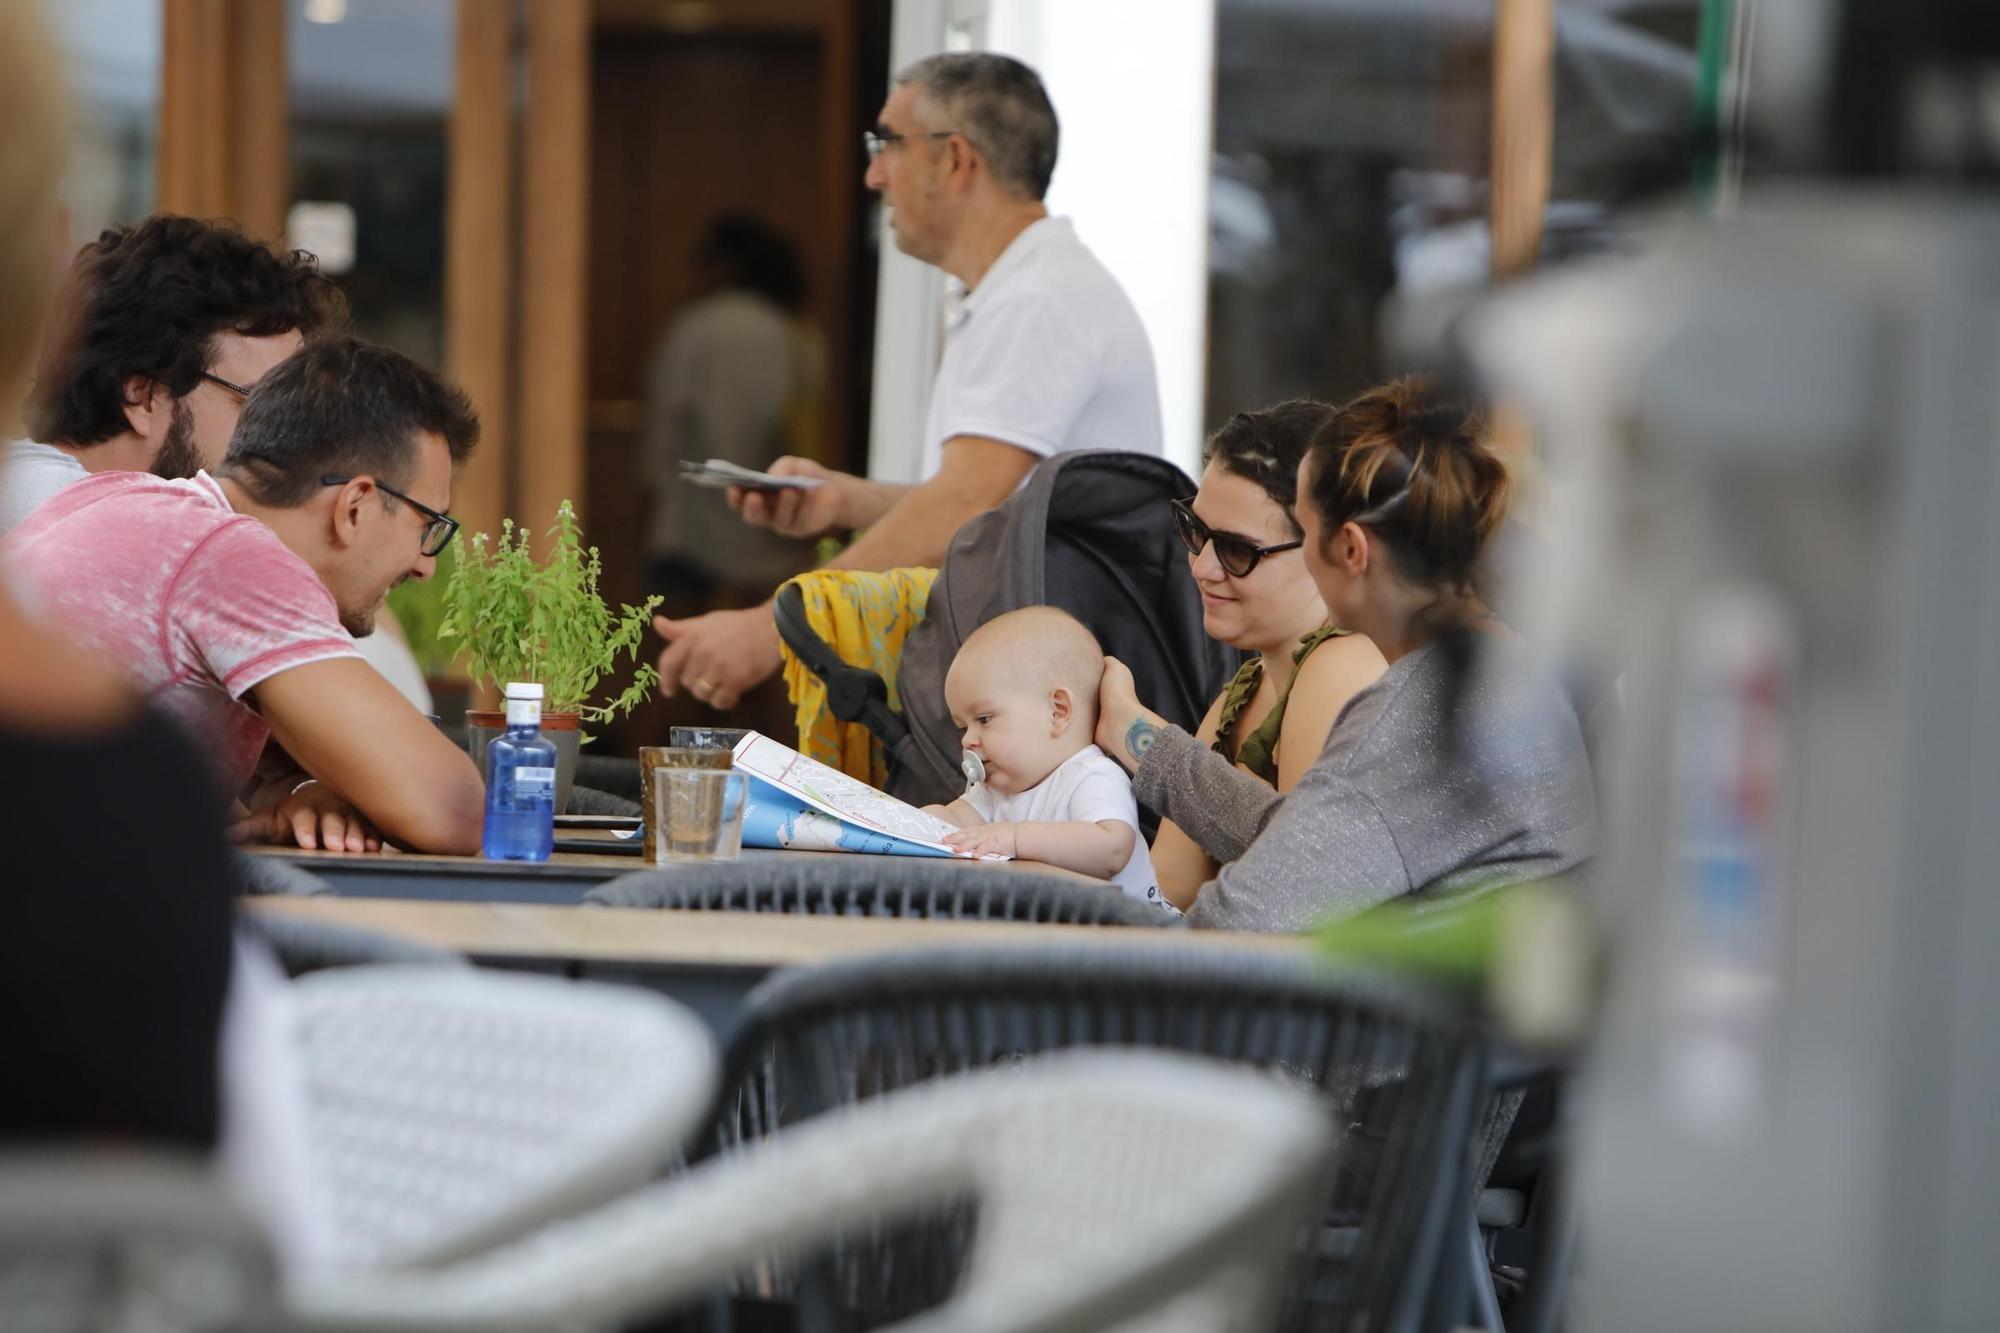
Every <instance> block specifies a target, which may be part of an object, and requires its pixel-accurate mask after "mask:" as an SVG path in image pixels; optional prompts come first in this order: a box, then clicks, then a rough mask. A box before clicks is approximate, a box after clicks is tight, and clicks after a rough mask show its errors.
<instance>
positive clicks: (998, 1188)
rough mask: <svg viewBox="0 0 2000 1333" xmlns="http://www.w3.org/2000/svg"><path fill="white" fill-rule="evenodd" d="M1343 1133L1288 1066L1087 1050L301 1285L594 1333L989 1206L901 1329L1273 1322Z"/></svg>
mask: <svg viewBox="0 0 2000 1333" xmlns="http://www.w3.org/2000/svg"><path fill="white" fill-rule="evenodd" d="M1334 1142H1335V1130H1334V1128H1333V1126H1332V1125H1331V1123H1330V1122H1329V1120H1328V1119H1327V1117H1326V1115H1325V1113H1324V1111H1323V1110H1322V1109H1321V1107H1320V1106H1319V1105H1318V1103H1317V1102H1316V1101H1314V1100H1313V1099H1312V1098H1310V1097H1308V1096H1306V1095H1304V1094H1302V1093H1300V1092H1298V1091H1297V1090H1296V1089H1293V1088H1291V1087H1288V1086H1285V1085H1283V1084H1282V1083H1281V1082H1280V1081H1279V1080H1278V1079H1276V1078H1275V1077H1273V1076H1271V1075H1268V1074H1259V1073H1252V1072H1246V1071H1242V1070H1238V1069H1231V1068H1228V1067H1225V1066H1222V1065H1218V1064H1213V1063H1209V1062H1204V1061H1200V1060H1196V1059H1194V1058H1191V1057H1188V1056H1181V1055H1168V1054H1162V1053H1155V1052H1137V1051H1084V1052H1065V1053H1062V1054H1058V1055H1052V1056H1047V1057H1042V1058H1040V1059H1037V1060H1034V1061H1030V1062H1028V1063H1025V1064H1023V1065H1020V1066H1016V1067H1012V1068H1008V1069H1003V1070H995V1071H991V1072H988V1073H983V1074H979V1075H975V1076H972V1077H968V1078H965V1079H960V1080H953V1081H951V1082H949V1083H938V1084H933V1085H927V1086H924V1087H921V1088H916V1089H913V1090H910V1091H907V1092H903V1093H899V1094H896V1095H894V1096H891V1097H886V1098H883V1099H881V1100H879V1101H874V1102H870V1103H867V1104H865V1105H861V1106H857V1107H854V1108H852V1109H850V1110H846V1111H842V1112H837V1113H834V1114H830V1115H827V1116H824V1117H821V1118H819V1119H816V1120H814V1121H812V1122H811V1123H809V1124H806V1125H802V1126H800V1127H798V1128H797V1129H796V1130H791V1131H788V1132H787V1133H786V1134H785V1135H784V1136H782V1137H781V1138H779V1139H774V1140H772V1141H770V1142H769V1143H768V1144H765V1145H761V1146H759V1147H756V1148H753V1149H751V1150H749V1151H747V1152H745V1153H743V1154H741V1155H738V1156H733V1157H729V1158H722V1159H716V1160H712V1161H710V1162H707V1163H705V1164H703V1165H702V1166H700V1167H698V1168H696V1169H695V1170H694V1171H692V1172H690V1173H689V1174H688V1175H686V1176H683V1177H680V1178H678V1179H674V1180H671V1181H667V1182H664V1183H661V1184H658V1185H654V1186H651V1187H649V1188H647V1189H645V1190H643V1191H641V1192H639V1193H637V1194H634V1195H632V1196H630V1197H628V1198H626V1199H623V1200H620V1201H618V1202H615V1203H613V1204H610V1205H608V1206H606V1207H604V1208H602V1209H600V1210H598V1211H597V1212H595V1213H592V1214H589V1215H586V1216H583V1217H579V1218H575V1219H572V1220H570V1221H568V1222H564V1223H560V1224H557V1225H554V1226H551V1227H548V1228H545V1229H543V1230H542V1231H541V1232H539V1233H538V1234H536V1235H535V1236H532V1237H530V1238H528V1239H527V1240H525V1241H522V1242H520V1243H518V1244H514V1245H509V1246H505V1247H502V1248H500V1249H497V1250H493V1251H490V1252H488V1253H485V1254H482V1255H479V1256H477V1257H475V1258H473V1259H470V1260H467V1261H465V1262H462V1263H460V1264H457V1265H454V1266H451V1267H449V1268H446V1269H443V1270H439V1271H426V1272H416V1271H408V1270H404V1271H398V1272H377V1273H371V1274H353V1275H349V1276H346V1277H339V1278H331V1279H329V1280H327V1281H324V1282H320V1283H316V1284H312V1285H310V1286H306V1287H303V1288H301V1289H297V1290H295V1291H294V1292H293V1293H292V1314H293V1319H294V1322H295V1325H296V1326H297V1327H299V1328H302V1329H312V1330H321V1331H324V1333H331V1331H332V1330H347V1331H350V1333H358V1331H361V1330H367V1331H368V1333H383V1331H386V1330H445V1329H451V1330H461V1331H464V1333H470V1331H473V1330H478V1331H479V1333H488V1331H491V1333H501V1331H503V1330H530V1329H533V1330H543V1329H581V1328H592V1327H601V1326H604V1325H608V1324H616V1323H618V1322H620V1321H624V1320H630V1319H633V1318H635V1317H639V1316H643V1315H651V1314H659V1313H664V1312H667V1311H670V1310H673V1309H676V1308H685V1307H687V1306H689V1305H691V1304H693V1303H695V1302H697V1301H698V1300H699V1299H701V1298H702V1297H703V1296H704V1295H706V1294H707V1293H709V1292H710V1291H712V1290H713V1289H714V1288H715V1287H716V1286H717V1285H718V1284H720V1283H721V1282H723V1281H724V1280H725V1279H726V1278H727V1277H728V1276H729V1275H731V1274H732V1273H734V1272H736V1271H738V1270H739V1269H741V1268H742V1267H743V1266H744V1265H746V1264H748V1263H751V1262H753V1261H756V1260H758V1259H761V1258H765V1257H768V1256H770V1255H773V1254H778V1253H797V1252H799V1251H801V1250H803V1249H806V1248H807V1247H810V1246H812V1245H814V1244H816V1243H823V1242H825V1241H828V1240H830V1239H832V1238H833V1237H834V1236H835V1235H836V1234H837V1233H838V1232H840V1231H842V1230H843V1229H849V1228H853V1227H857V1226H866V1225H868V1224H871V1223H874V1222H878V1221H884V1220H894V1219H895V1218H896V1217H898V1216H899V1215H908V1214H909V1213H911V1212H912V1211H914V1210H917V1209H920V1208H923V1207H925V1206H930V1205H936V1204H939V1203H948V1202H951V1201H955V1200H963V1199H967V1198H970V1199H971V1200H972V1201H973V1202H974V1204H975V1206H976V1207H977V1210H978V1220H977V1230H976V1233H975V1240H974V1243H973V1250H972V1255H971V1258H970V1261H969V1264H968V1266H967V1269H966V1272H965V1277H964V1280H963V1282H962V1283H961V1284H960V1286H959V1288H958V1290H957V1291H956V1292H954V1293H953V1295H952V1296H951V1298H950V1299H949V1300H948V1301H947V1302H946V1303H945V1304H944V1305H942V1306H940V1307H938V1308H937V1309H935V1310H932V1311H930V1312H927V1313H925V1314H923V1315H920V1316H918V1317H916V1318H914V1319H911V1320H908V1321H906V1322H904V1323H903V1324H900V1325H898V1326H897V1327H898V1328H899V1330H901V1333H974V1331H975V1330H976V1331H978V1333H1003V1331H1004V1333H1028V1331H1029V1330H1034V1331H1035V1333H1082V1331H1083V1330H1101V1329H1107V1328H1119V1329H1130V1330H1139V1329H1145V1330H1148V1333H1169V1331H1172V1333H1179V1331H1180V1330H1187V1331H1188V1333H1197V1331H1198V1333H1229V1331H1230V1330H1241V1331H1242V1333H1249V1331H1250V1330H1262V1329H1264V1328H1266V1327H1268V1326H1269V1323H1270V1321H1271V1318H1272V1317H1273V1314H1274V1311H1275V1301H1276V1298H1277V1295H1278V1292H1279V1286H1280V1282H1281V1280H1282V1278H1283V1273H1282V1271H1281V1270H1282V1268H1283V1266H1284V1264H1285V1263H1286V1262H1287V1258H1288V1256H1290V1255H1291V1254H1292V1253H1293V1252H1294V1249H1295V1247H1294V1244H1293V1242H1294V1238H1295V1232H1296V1228H1297V1227H1298V1226H1300V1225H1301V1224H1303V1223H1305V1222H1306V1221H1307V1220H1308V1218H1309V1217H1310V1216H1311V1214H1312V1213H1313V1211H1314V1209H1315V1208H1316V1206H1317V1205H1318V1203H1319V1202H1320V1201H1321V1200H1323V1199H1324V1198H1325V1196H1326V1189H1327V1181H1326V1175H1325V1173H1326V1171H1327V1170H1328V1169H1329V1163H1330V1162H1331V1160H1332V1150H1333V1146H1334Z"/></svg>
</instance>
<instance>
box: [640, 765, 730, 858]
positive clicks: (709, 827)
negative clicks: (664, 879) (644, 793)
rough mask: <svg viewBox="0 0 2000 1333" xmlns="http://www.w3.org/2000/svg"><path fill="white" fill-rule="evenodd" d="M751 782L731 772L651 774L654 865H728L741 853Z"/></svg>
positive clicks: (668, 770) (667, 771) (700, 770)
mask: <svg viewBox="0 0 2000 1333" xmlns="http://www.w3.org/2000/svg"><path fill="white" fill-rule="evenodd" d="M749 790H750V779H749V778H747V777H746V776H744V775H743V774H741V773H738V772H735V771H734V770H731V769H721V768H661V769H657V770H655V771H654V773H653V807H652V809H651V810H650V811H649V813H650V814H651V816H652V825H653V828H654V829H655V830H656V832H655V834H654V840H653V857H652V859H653V862H654V864H656V865H665V864H667V863H669V862H673V861H733V860H735V859H736V854H737V853H738V852H739V851H741V850H742V848H743V806H744V801H745V798H746V797H747V796H748V795H749Z"/></svg>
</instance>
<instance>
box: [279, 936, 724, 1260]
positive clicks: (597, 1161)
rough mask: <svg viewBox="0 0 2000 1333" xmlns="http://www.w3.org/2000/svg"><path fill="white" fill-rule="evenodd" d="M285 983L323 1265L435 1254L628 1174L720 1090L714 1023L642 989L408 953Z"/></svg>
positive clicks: (666, 1145) (565, 1204) (603, 1194)
mask: <svg viewBox="0 0 2000 1333" xmlns="http://www.w3.org/2000/svg"><path fill="white" fill-rule="evenodd" d="M291 990H292V994H293V997H294V1003H295V1007H296V1012H297V1020H298V1022H297V1031H298V1040H299V1049H300V1059H301V1063H302V1065H303V1068H304V1078H305V1083H306V1088H305V1100H306V1114H307V1117H308V1122H309V1125H308V1133H307V1138H308V1149H309V1153H310V1158H311V1163H310V1164H311V1167H312V1170H313V1175H314V1178H315V1179H314V1184H315V1186H316V1189H315V1198H314V1201H313V1202H314V1207H315V1211H316V1213H317V1215H318V1217H319V1219H320V1220H321V1221H322V1222H324V1223H326V1225H325V1226H323V1227H322V1228H321V1230H322V1232H323V1233H324V1234H325V1236H326V1244H327V1247H328V1248H329V1250H330V1253H328V1254H326V1255H324V1256H320V1258H321V1260H322V1266H324V1267H325V1268H326V1269H327V1270H328V1271H376V1270H383V1269H391V1268H403V1267H411V1266H420V1265H428V1264H440V1263H445V1262H448V1261H451V1260H454V1259H458V1258H461V1257H463V1256H465V1255H469V1254H474V1253H477V1252H479V1251H481V1250H483V1249H486V1248H488V1247H489V1246H492V1245H494V1244H497V1243H499V1242H502V1241H506V1240H511V1239H514V1238H516V1237H518V1236H521V1235H524V1234H526V1233H527V1232H529V1231H532V1230H533V1229H534V1228H536V1227H538V1226H541V1225H543V1224H545V1223H547V1222H551V1221H554V1220H555V1219H557V1218H561V1217H564V1216H567V1215H569V1214H571V1213H574V1212H577V1211H580V1210H582V1209H585V1208H589V1207H591V1206H594V1205H596V1204H599V1203H602V1202H603V1201H605V1200H606V1199H609V1198H612V1197H614V1196H616V1195H618V1194H621V1193H624V1192H626V1191H628V1190H630V1189H633V1188H636V1187H637V1186H639V1185H641V1184H643V1183H644V1182H646V1181H647V1180H649V1179H651V1178H652V1177H653V1175H654V1174H655V1173H656V1172H657V1171H658V1170H659V1168H660V1167H661V1166H662V1165H663V1164H664V1163H665V1162H666V1161H667V1160H668V1159H669V1158H670V1157H671V1155H672V1154H673V1153H674V1151H675V1150H676V1149H678V1148H679V1147H680V1146H681V1144H682V1143H683V1142H684V1141H685V1139H686V1138H687V1136H688V1135H689V1134H691V1133H692V1132H693V1131H694V1130H695V1129H696V1128H697V1127H698V1126H699V1125H700V1123H701V1120H702V1116H703V1114H704V1112H705V1111H706V1109H707V1105H708V1102H709V1099H710V1097H711V1096H712V1095H713V1093H714V1087H715V1078H716V1053H715V1046H714V1041H713V1039H712V1037H711V1036H710V1034H709V1031H708V1029H707V1027H706V1026H705V1025H704V1024H703V1023H702V1022H701V1020H700V1019H699V1018H697V1017H696V1016H695V1015H694V1014H692V1013H691V1012H690V1011H688V1010H686V1009H684V1008H682V1007H681V1006H679V1005H676V1004H673V1003H671V1002H670V1001H667V1000H664V999H662V998H660V997H658V996H654V995H651V994H648V993H646V992H643V991H639V990H636V989H631V988H627V987H618V986H601V985H590V984H586V983H577V982H569V981H562V980H557V979H554V978H547V977H535V976H521V975H508V974H500V973H493V972H474V971H470V970H459V969H452V968H437V967H426V966H417V967H359V968H342V969H337V970H334V971H326V972H316V973H313V974H311V975H309V976H306V977H303V978H301V979H299V980H298V981H297V982H295V983H293V985H292V987H291Z"/></svg>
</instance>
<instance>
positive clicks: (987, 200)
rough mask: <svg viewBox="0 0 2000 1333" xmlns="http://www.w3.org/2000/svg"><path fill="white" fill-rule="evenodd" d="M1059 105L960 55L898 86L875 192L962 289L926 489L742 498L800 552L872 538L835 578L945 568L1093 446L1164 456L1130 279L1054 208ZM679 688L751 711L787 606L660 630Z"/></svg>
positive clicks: (809, 470)
mask: <svg viewBox="0 0 2000 1333" xmlns="http://www.w3.org/2000/svg"><path fill="white" fill-rule="evenodd" d="M1057 140H1058V126H1057V122H1056V113H1055V108H1054V107H1053V106H1051V105H1050V103H1049V98H1048V93H1047V92H1046V90H1044V89H1043V87H1042V81H1041V79H1040V78H1039V77H1038V76H1037V75H1036V74H1035V72H1034V71H1033V70H1032V69H1029V68H1028V67H1027V66H1026V65H1023V64H1022V63H1021V62H1020V61H1018V60H1014V59H1011V58H1010V57H1007V56H1001V55H992V54H988V53H955V54H948V55H939V56H931V57H929V58H927V59H925V60H920V61H918V62H917V63H916V64H914V65H911V66H910V67H909V68H908V69H905V70H904V71H903V72H902V73H901V74H899V75H897V77H896V81H895V88H894V90H893V91H892V92H891V93H890V95H889V100H888V101H887V103H885V104H884V106H883V107H882V111H881V113H880V116H879V117H878V119H877V121H876V124H875V128H874V129H873V130H871V131H869V133H868V136H867V143H868V152H869V164H868V173H867V176H866V177H865V178H864V179H865V182H866V184H867V186H868V188H869V189H871V190H875V191H877V192H878V193H880V194H881V196H882V199H883V202H884V203H885V204H886V205H887V206H888V209H889V215H890V220H889V226H890V230H891V231H892V232H893V233H894V235H895V238H896V246H897V248H898V249H900V250H902V251H903V252H904V253H905V254H907V255H910V256H911V257H913V258H915V259H920V260H922V261H923V262H925V263H927V264H931V265H934V266H935V267H937V268H940V269H942V270H944V271H945V272H946V273H947V274H949V275H950V276H951V277H953V278H954V279H956V280H957V286H956V289H955V290H954V292H953V296H952V301H951V308H950V311H949V314H948V316H947V321H946V333H945V348H944V355H943V358H942V359H941V360H940V362H939V364H938V368H937V375H936V378H935V380H934V381H933V383H932V386H931V403H930V411H929V415H928V418H927V420H926V422H925V425H924V433H923V439H922V441H921V446H922V462H921V466H920V475H921V477H922V478H923V479H922V480H921V481H920V482H918V483H917V484H915V485H898V484H894V483H890V482H880V481H871V480H869V479H867V478H864V477H857V476H851V475H849V474H847V473H844V472H833V471H830V470H828V469H827V468H825V467H822V466H820V465H819V464H817V463H814V462H812V461H810V460H808V459H803V458H783V459H780V460H778V462H777V463H776V464H774V465H773V466H772V468H771V471H772V472H774V473H778V474H781V475H788V476H800V477H813V478H818V479H819V480H820V481H821V482H822V483H823V484H822V485H820V486H819V487H817V488H815V489H812V490H805V491H798V490H790V491H782V492H778V493H776V494H765V493H759V492H746V491H741V490H732V491H731V492H730V503H732V504H734V505H735V506H736V507H737V509H738V510H739V511H740V512H741V513H742V515H743V517H744V519H745V520H746V521H747V522H749V523H751V524H753V525H755V526H759V527H768V528H772V529H774V530H776V531H778V532H781V533H784V534H786V535H788V536H793V537H817V536H821V535H824V534H827V533H835V532H852V531H857V530H860V529H866V531H865V532H862V533H861V535H860V536H858V537H857V538H856V539H855V540H854V542H853V544H852V545H850V546H849V547H848V548H847V549H846V550H845V551H843V552H842V553H841V554H840V555H839V556H838V557H836V558H835V559H834V560H833V561H831V562H830V565H831V567H833V568H839V569H871V570H885V569H894V568H897V567H900V566H909V565H925V566H935V565H938V564H940V563H942V561H943V559H944V553H945V551H946V549H947V548H948V547H949V546H950V544H951V539H952V536H953V534H955V533H956V532H957V531H958V529H959V526H960V525H961V524H963V523H964V522H965V521H966V520H967V519H969V518H972V517H975V516H976V515H979V514H982V513H984V512H986V511H987V510H988V509H991V508H992V507H993V506H994V505H996V504H999V503H1000V502H1001V501H1002V500H1004V499H1006V498H1007V497H1008V496H1009V495H1011V494H1012V493H1013V492H1014V490H1015V488H1016V487H1018V486H1019V485H1020V484H1021V482H1022V480H1023V479H1025V478H1026V477H1027V475H1028V473H1029V471H1030V470H1032V469H1033V468H1034V466H1035V464H1036V463H1038V462H1040V461H1041V460H1042V459H1043V458H1046V457H1048V456H1050V455H1053V454H1058V453H1064V452H1069V451H1073V450H1085V449H1128V450H1133V451H1136V452H1140V453H1150V454H1157V453H1159V452H1160V451H1161V447H1162V445H1161V434H1160V393H1159V385H1158V383H1157V380H1156V377H1155V373H1154V369H1153V352H1152V347H1151V345H1150V344H1149V343H1148V342H1147V340H1146V331H1145V329H1144V328H1143V327H1142V326H1141V325H1140V323H1139V316H1138V312H1137V311H1136V310H1135V309H1133V306H1132V302H1131V300H1130V298H1129V297H1127V296H1126V294H1125V292H1124V290H1123V289H1122V288H1121V287H1120V286H1119V285H1118V281H1117V279H1115V278H1113V277H1112V276H1111V274H1110V272H1109V271H1108V270H1107V269H1106V268H1105V267H1104V265H1103V264H1102V263H1100V262H1099V261H1098V259H1097V257H1096V256H1095V255H1093V254H1092V253H1091V252H1090V251H1089V250H1088V249H1087V248H1086V247H1085V246H1084V244H1083V242H1082V241H1080V240H1079V239H1077V235H1076V231H1075V228H1074V227H1073V226H1072V225H1071V224H1070V222H1069V220H1068V219H1066V218H1059V217H1052V216H1050V214H1049V211H1048V208H1047V206H1046V205H1045V204H1044V203H1043V202H1042V200H1043V198H1044V197H1045V196H1046V195H1047V193H1048V188H1049V181H1050V178H1051V177H1052V176H1053V175H1054V172H1055V166H1056V148H1057ZM654 626H655V628H656V629H658V631H659V633H660V637H662V638H663V639H665V640H666V641H667V647H666V649H665V651H663V652H662V653H661V654H660V688H661V690H662V691H663V692H664V693H666V694H669V695H672V694H674V693H676V692H677V691H680V690H686V691H688V692H689V693H691V694H693V695H694V697H695V698H697V699H700V700H702V701H704V702H706V703H709V704H711V705H713V706H715V707H716V708H729V707H732V706H733V705H734V704H735V703H736V701H737V699H738V698H740V697H741V696H742V695H743V693H744V692H745V691H747V690H749V689H751V688H752V687H753V686H755V685H757V684H758V683H759V682H761V681H763V680H766V679H768V678H769V677H770V676H772V675H774V674H775V673H776V672H777V670H778V665H779V661H780V654H779V642H778V631H777V626H776V625H775V623H774V622H773V621H772V618H771V606H770V603H769V602H768V601H767V602H764V603H762V604H760V605H758V606H755V607H751V608H749V609H747V610H740V611H717V612H713V613H711V614H709V615H706V616H701V617H698V618H696V619H692V620H679V621H676V620H670V619H667V618H665V617H661V618H657V619H656V620H655V621H654Z"/></svg>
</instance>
